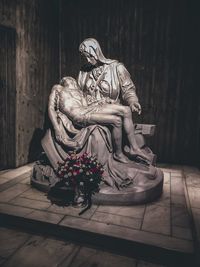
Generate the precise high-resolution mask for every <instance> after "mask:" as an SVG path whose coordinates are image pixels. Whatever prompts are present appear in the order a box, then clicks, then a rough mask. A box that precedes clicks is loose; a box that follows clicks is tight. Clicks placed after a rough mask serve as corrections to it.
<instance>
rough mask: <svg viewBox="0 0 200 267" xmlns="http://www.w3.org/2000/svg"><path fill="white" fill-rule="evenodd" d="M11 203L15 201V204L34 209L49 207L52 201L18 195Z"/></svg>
mask: <svg viewBox="0 0 200 267" xmlns="http://www.w3.org/2000/svg"><path fill="white" fill-rule="evenodd" d="M10 203H13V204H15V205H18V206H21V207H28V208H33V209H39V210H40V209H42V210H43V209H45V210H46V209H48V208H49V206H50V205H51V204H50V202H49V203H48V202H43V201H40V200H33V199H27V198H24V197H17V198H15V199H13V200H11V201H10Z"/></svg>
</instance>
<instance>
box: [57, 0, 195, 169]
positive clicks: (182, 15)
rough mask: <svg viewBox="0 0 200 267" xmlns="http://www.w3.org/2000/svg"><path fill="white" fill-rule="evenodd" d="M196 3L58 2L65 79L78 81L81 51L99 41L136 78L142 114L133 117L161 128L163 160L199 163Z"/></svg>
mask: <svg viewBox="0 0 200 267" xmlns="http://www.w3.org/2000/svg"><path fill="white" fill-rule="evenodd" d="M197 2H198V1H190V0H163V1H160V0H126V1H123V0H109V1H108V0H101V1H97V0H85V1H79V0H68V1H64V0H61V1H60V3H61V4H60V40H61V42H60V59H61V62H60V76H63V75H72V76H74V77H76V76H77V75H78V70H79V68H80V58H79V53H78V46H79V44H80V43H81V41H83V40H84V38H87V37H94V38H96V39H97V40H98V41H99V42H100V44H101V47H102V50H103V52H104V54H105V56H106V57H108V58H114V59H118V60H119V61H122V62H123V63H124V64H125V65H126V66H127V68H128V70H129V72H130V73H131V76H132V78H133V81H134V82H135V84H136V87H137V93H138V96H139V99H140V102H141V105H142V108H143V113H142V115H141V116H140V118H135V119H136V120H137V121H139V122H143V123H153V124H156V125H157V132H156V135H155V137H154V138H153V139H152V140H151V147H152V148H153V150H154V151H155V152H156V153H157V154H158V159H159V161H162V162H173V163H187V164H195V165H197V164H199V158H200V153H199V151H200V108H199V106H200V105H199V104H200V94H199V91H198V87H199V86H198V84H197V79H198V73H197V58H198V55H199V51H198V50H199V46H198V42H197V41H198V40H197V33H198V29H199V21H198V16H199V15H198V14H197V10H198V6H197Z"/></svg>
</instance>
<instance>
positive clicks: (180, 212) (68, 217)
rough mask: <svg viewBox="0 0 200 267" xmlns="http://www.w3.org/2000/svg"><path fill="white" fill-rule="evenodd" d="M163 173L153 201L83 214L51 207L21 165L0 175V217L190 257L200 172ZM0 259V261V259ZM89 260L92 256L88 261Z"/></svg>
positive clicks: (198, 217)
mask: <svg viewBox="0 0 200 267" xmlns="http://www.w3.org/2000/svg"><path fill="white" fill-rule="evenodd" d="M162 170H163V172H164V193H163V195H162V196H161V197H160V198H159V199H158V200H157V201H154V202H152V203H150V204H146V205H138V206H129V207H123V206H102V205H93V206H92V208H91V209H89V210H88V211H87V212H85V213H83V215H81V216H79V212H80V211H81V209H80V208H74V207H58V206H56V205H51V203H50V202H49V200H48V199H47V197H46V194H45V193H42V192H39V191H37V190H36V189H34V188H31V187H30V184H29V180H28V177H29V176H30V173H31V172H30V168H27V169H26V168H25V167H24V172H22V173H21V172H19V171H18V170H16V178H15V176H14V174H13V170H12V176H11V175H10V174H9V172H3V173H0V181H1V178H2V183H1V182H0V190H1V194H0V214H1V215H6V214H7V215H13V216H17V217H19V218H23V219H25V220H27V222H28V221H29V220H34V221H37V222H43V223H48V224H52V225H58V226H59V225H60V226H62V227H65V228H68V229H70V228H73V229H74V230H82V231H91V232H92V233H97V234H99V235H103V236H106V237H109V238H119V239H120V240H121V239H123V240H127V241H130V242H133V244H134V243H140V244H141V243H142V244H145V245H148V246H156V247H158V248H167V249H169V250H172V251H181V252H184V253H194V246H196V245H197V243H198V242H199V240H200V231H199V229H200V205H199V203H200V186H199V181H198V179H199V180H200V172H199V171H198V170H197V169H194V168H189V167H180V168H171V169H170V168H169V166H167V168H164V167H163V166H162ZM19 173H20V175H19ZM7 174H8V176H6V175H7ZM9 177H12V178H9ZM198 177H199V178H198ZM15 179H16V180H15ZM14 180H15V181H14ZM11 181H12V182H11ZM192 222H193V223H194V225H193V224H192ZM193 226H194V228H193ZM194 235H195V236H194ZM85 253H86V254H85V255H87V253H89V255H90V251H87V250H86V252H85ZM95 253H97V252H95ZM98 253H99V252H98ZM2 255H3V254H2ZM2 255H0V262H1V261H4V256H2ZM98 257H99V258H101V257H100V256H98ZM98 257H97V258H98ZM105 257H108V256H107V255H105ZM86 258H87V257H86ZM89 258H90V257H89ZM92 258H93V256H91V262H93V260H92ZM111 258H112V257H111ZM94 259H95V258H94ZM110 261H111V262H112V260H110ZM113 261H114V259H113ZM77 262H78V261H77ZM86 262H87V260H86ZM119 262H120V260H119ZM129 263H130V264H132V265H130V266H134V261H130V259H128V260H127V266H129V265H128V264H129ZM77 264H78V263H77ZM145 264H146V263H145V262H140V263H138V262H137V265H136V266H137V267H138V266H146V265H145ZM8 266H11V265H8ZM20 266H23V265H20ZM61 266H64V265H61ZM66 266H68V265H66ZM70 266H75V265H70ZM81 266H82V265H81ZM83 266H90V265H83ZM91 266H92V265H91ZM95 266H100V265H98V264H97V265H95ZM101 266H103V265H101ZM105 266H109V265H105ZM116 266H117V265H116ZM119 266H120V265H119ZM123 266H126V265H123ZM148 266H151V265H148ZM152 266H154V265H152ZM155 266H156V265H155Z"/></svg>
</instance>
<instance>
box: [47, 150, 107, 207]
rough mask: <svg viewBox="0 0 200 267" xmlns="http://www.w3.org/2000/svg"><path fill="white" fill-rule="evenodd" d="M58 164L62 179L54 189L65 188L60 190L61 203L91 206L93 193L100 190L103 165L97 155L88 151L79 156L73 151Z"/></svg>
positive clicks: (58, 171) (58, 174) (58, 173)
mask: <svg viewBox="0 0 200 267" xmlns="http://www.w3.org/2000/svg"><path fill="white" fill-rule="evenodd" d="M58 165H59V166H58V168H57V170H56V174H57V176H58V177H59V179H60V181H59V182H57V184H56V185H55V186H54V188H52V190H54V192H55V189H59V188H62V189H64V191H63V192H62V193H61V192H59V194H60V199H62V200H61V203H62V204H64V205H66V204H75V205H76V204H81V205H82V206H91V197H92V194H94V193H96V192H98V191H99V185H100V183H101V180H102V179H101V178H102V174H103V166H102V165H101V164H100V163H99V162H98V161H97V159H96V158H95V157H92V156H89V155H88V154H87V153H84V154H82V155H81V156H78V155H77V154H76V152H71V153H70V154H69V156H68V157H67V158H66V159H65V160H64V162H63V163H58ZM51 193H52V191H51Z"/></svg>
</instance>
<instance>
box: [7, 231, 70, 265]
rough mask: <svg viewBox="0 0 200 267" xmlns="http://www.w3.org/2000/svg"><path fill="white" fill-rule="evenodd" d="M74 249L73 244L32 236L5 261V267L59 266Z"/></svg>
mask: <svg viewBox="0 0 200 267" xmlns="http://www.w3.org/2000/svg"><path fill="white" fill-rule="evenodd" d="M74 249H75V245H73V244H71V243H68V242H64V241H59V240H54V239H47V238H44V237H40V236H33V237H32V238H31V239H29V240H28V241H27V242H26V243H25V244H24V246H23V247H21V248H20V249H19V250H18V251H17V253H15V254H14V255H13V256H12V257H11V258H9V260H8V261H7V262H6V267H13V266H16V267H18V266H20V267H36V266H38V267H53V266H59V263H60V262H62V261H63V260H64V259H65V258H66V257H68V255H70V254H71V253H72V252H73V250H74Z"/></svg>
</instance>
